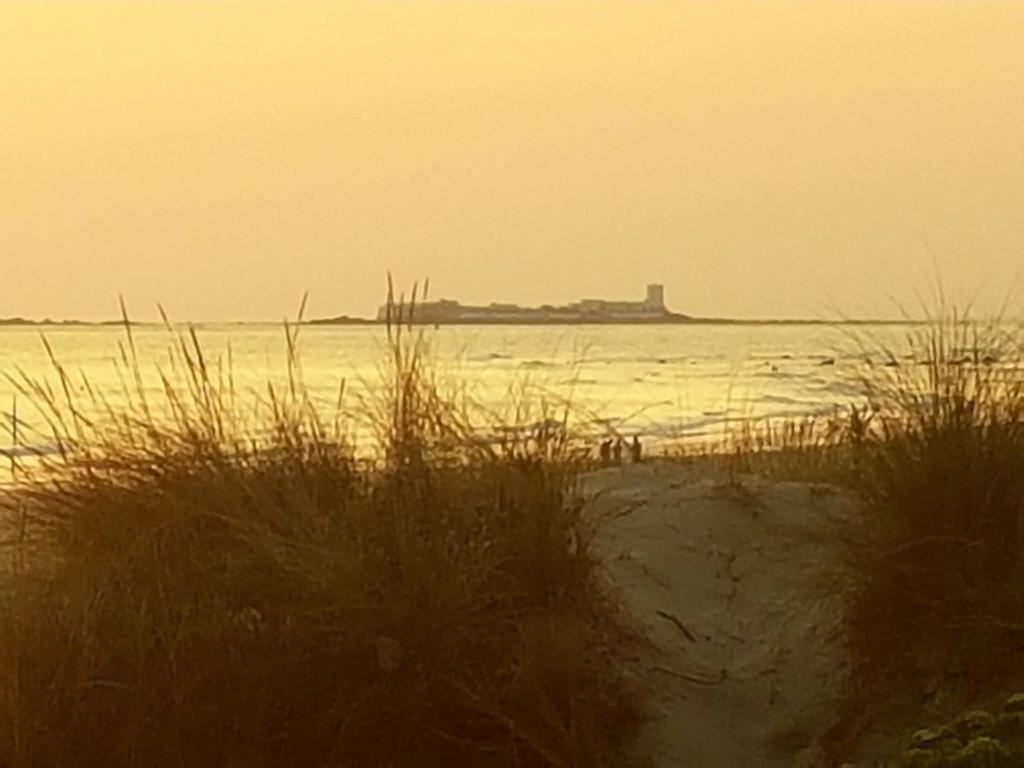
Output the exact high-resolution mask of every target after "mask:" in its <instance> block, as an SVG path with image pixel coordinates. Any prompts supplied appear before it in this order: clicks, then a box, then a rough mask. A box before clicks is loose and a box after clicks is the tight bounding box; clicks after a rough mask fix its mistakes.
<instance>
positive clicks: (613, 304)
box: [307, 283, 912, 326]
mask: <svg viewBox="0 0 1024 768" xmlns="http://www.w3.org/2000/svg"><path fill="white" fill-rule="evenodd" d="M396 319H397V310H396V308H395V307H392V306H389V305H388V304H382V305H381V306H380V308H379V309H378V310H377V316H376V318H374V319H369V318H356V317H349V316H348V315H341V316H339V317H328V318H321V319H317V320H309V321H308V323H307V324H308V325H382V324H385V323H387V322H388V321H389V320H391V321H394V320H396ZM401 319H402V322H403V323H410V324H412V325H435V326H441V325H684V324H685V325H836V324H842V325H883V324H885V325H903V324H908V323H911V322H912V321H909V320H840V321H834V320H800V319H793V320H740V319H734V318H725V317H694V316H692V315H684V314H681V313H679V312H673V311H671V310H670V309H668V307H667V306H666V305H665V287H664V286H663V285H661V284H660V283H651V284H650V285H648V286H647V295H646V297H645V298H644V299H643V300H641V301H612V300H608V299H581V300H580V301H577V302H575V303H573V304H565V305H562V306H553V305H551V304H544V305H541V306H539V307H521V306H519V305H518V304H502V303H498V302H492V303H491V304H487V305H482V306H480V305H477V306H474V305H467V304H461V303H460V302H458V301H454V300H452V299H440V300H438V301H423V302H417V303H416V305H415V307H414V308H413V309H412V311H411V312H410V311H409V310H408V309H406V310H404V311H403V313H402V318H401Z"/></svg>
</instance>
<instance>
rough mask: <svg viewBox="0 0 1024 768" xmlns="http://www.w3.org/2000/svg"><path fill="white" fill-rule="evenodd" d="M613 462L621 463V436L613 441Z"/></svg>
mask: <svg viewBox="0 0 1024 768" xmlns="http://www.w3.org/2000/svg"><path fill="white" fill-rule="evenodd" d="M615 463H616V464H621V463H622V438H621V437H620V438H619V439H618V440H616V441H615Z"/></svg>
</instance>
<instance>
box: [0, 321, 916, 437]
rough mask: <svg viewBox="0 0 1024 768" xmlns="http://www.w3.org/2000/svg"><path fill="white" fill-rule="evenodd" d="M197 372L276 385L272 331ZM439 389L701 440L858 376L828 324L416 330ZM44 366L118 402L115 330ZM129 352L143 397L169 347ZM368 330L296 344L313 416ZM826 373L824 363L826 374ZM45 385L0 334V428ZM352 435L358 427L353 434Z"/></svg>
mask: <svg viewBox="0 0 1024 768" xmlns="http://www.w3.org/2000/svg"><path fill="white" fill-rule="evenodd" d="M197 332H198V334H199V338H200V340H201V342H202V346H203V349H204V351H205V354H206V357H207V360H208V361H209V362H210V364H211V365H212V366H215V365H216V363H217V361H218V360H219V361H221V363H222V364H224V363H225V362H226V360H227V357H228V350H229V348H230V354H231V359H232V361H233V365H232V369H233V371H234V379H235V389H236V391H237V392H239V393H240V395H241V396H242V397H256V396H258V395H261V394H265V392H266V383H267V381H268V380H269V381H274V382H279V383H283V382H284V381H285V379H286V376H287V365H286V359H287V356H286V343H285V335H284V331H283V329H282V328H281V327H280V326H274V325H207V326H199V327H198V328H197ZM427 333H428V336H429V338H430V339H431V340H432V341H431V343H432V345H433V349H434V353H433V357H434V360H435V361H436V362H437V364H438V367H439V369H440V370H441V371H442V372H443V375H444V377H445V378H446V379H447V380H448V381H449V382H452V383H454V384H458V385H460V386H464V387H465V389H466V390H467V391H468V392H469V393H470V394H471V395H472V396H473V397H474V398H475V399H476V400H477V401H479V402H481V403H483V404H484V405H487V406H489V407H491V408H493V410H494V411H495V412H497V413H508V412H509V408H510V397H509V391H510V387H511V388H513V389H515V387H516V385H519V386H522V383H523V382H524V381H526V382H529V383H528V386H529V387H530V389H531V391H532V393H533V395H534V399H535V400H536V399H539V398H544V399H546V400H548V401H549V402H551V403H556V402H558V401H559V400H560V399H562V398H567V397H571V399H572V402H573V404H574V406H575V409H576V410H575V412H576V414H577V419H578V421H579V424H580V425H581V426H584V427H586V428H587V429H590V430H593V431H594V433H595V434H598V433H600V432H602V431H604V430H606V429H607V428H609V427H611V428H614V429H615V430H617V431H619V432H621V433H624V434H627V435H632V434H640V435H643V436H646V437H648V438H651V439H662V438H676V437H690V438H693V437H698V436H705V437H707V436H709V435H710V436H713V435H714V434H715V432H716V430H721V429H722V428H723V425H724V424H725V423H726V422H735V421H736V420H739V419H749V418H763V417H784V416H799V415H802V414H812V413H818V412H827V411H831V410H833V409H834V408H835V407H836V406H843V405H847V404H849V403H850V402H852V401H855V400H857V399H858V397H859V395H860V393H859V390H858V388H857V387H856V385H855V384H854V383H853V379H852V374H853V373H854V371H855V370H856V367H857V365H858V364H859V358H858V354H857V353H856V345H855V344H854V343H853V342H851V340H850V338H849V335H848V334H849V332H848V331H844V330H842V329H839V328H833V327H828V326H766V325H761V326H757V325H750V326H742V325H737V326H701V325H694V326H568V327H536V326H531V327H500V326H481V327H467V326H462V327H448V328H441V329H439V330H432V331H428V332H427ZM856 333H857V334H859V335H861V336H866V335H875V336H878V337H882V338H886V339H898V338H901V337H902V336H903V335H904V334H905V331H904V330H902V329H900V328H898V327H891V326H890V327H882V326H880V327H861V328H859V329H858V330H857V331H856ZM45 334H46V338H47V339H48V341H49V343H50V345H51V346H52V348H53V351H54V354H55V356H56V358H57V359H58V360H59V361H60V363H61V364H62V365H63V366H64V367H65V368H66V369H67V370H68V371H69V373H71V374H72V375H73V380H74V381H75V383H74V385H73V386H75V387H76V388H77V389H79V390H83V388H84V385H83V384H82V383H81V382H80V377H81V376H82V375H83V374H84V376H86V377H87V378H88V380H89V382H90V384H91V385H92V386H93V387H94V388H95V389H97V390H101V391H103V392H104V393H106V394H107V396H108V397H109V398H110V399H111V400H113V401H115V402H116V401H117V400H118V399H119V392H120V391H121V384H120V381H119V378H118V374H117V368H116V365H115V361H116V360H117V358H118V356H119V352H118V345H119V343H120V342H123V340H124V330H123V329H121V328H116V327H89V328H61V329H46V330H45ZM135 341H136V346H137V349H138V352H139V357H140V359H141V360H142V371H143V374H144V376H145V383H146V387H147V388H152V389H153V390H154V391H155V390H156V389H157V388H158V384H159V380H158V377H157V367H158V365H161V364H163V366H164V368H165V369H166V368H167V360H168V348H169V346H170V345H171V344H172V343H173V338H172V337H171V336H170V335H169V333H168V332H167V331H166V330H165V329H158V328H149V327H145V328H137V329H136V330H135ZM385 342H386V338H385V333H384V331H383V329H381V328H377V327H322V326H321V327H306V328H303V329H302V331H301V334H300V341H299V346H300V352H301V360H302V367H303V377H304V380H305V383H306V385H307V387H308V389H309V391H310V392H311V394H312V395H313V398H314V400H315V402H316V403H317V406H318V407H320V408H322V409H324V411H325V413H327V414H331V413H333V411H334V409H335V407H336V403H337V400H338V390H339V384H340V382H341V381H342V380H344V381H345V382H346V392H347V393H348V396H347V397H348V401H349V402H350V403H351V402H353V401H354V399H355V398H358V397H359V396H361V395H365V394H367V393H368V392H370V391H372V390H373V389H374V388H375V387H376V386H378V382H379V381H380V378H379V376H380V365H381V364H382V363H383V362H384V361H385V360H386V358H387V348H386V344H385ZM832 361H834V362H832ZM19 370H20V371H24V372H26V373H27V374H28V375H29V376H31V377H33V378H38V379H49V380H50V381H51V382H53V383H54V386H56V377H55V376H54V374H53V368H52V366H51V364H50V361H49V359H48V357H47V354H46V352H45V350H44V347H43V344H42V342H41V339H40V332H39V330H38V329H33V328H2V329H0V374H5V375H4V376H3V377H2V378H0V419H6V420H7V422H8V423H9V421H10V411H11V404H12V402H13V397H14V392H15V387H14V386H13V385H12V384H11V382H9V381H8V380H7V375H12V376H16V375H17V372H18V371H19ZM19 415H20V417H21V420H22V429H21V432H22V435H23V436H24V440H25V441H26V442H34V443H35V444H36V445H40V444H45V442H46V436H45V429H44V425H43V424H42V422H41V420H40V419H39V418H38V415H37V414H34V413H33V411H32V409H31V407H30V406H29V405H28V404H27V403H25V402H24V399H22V403H21V405H20V406H19ZM356 431H357V432H358V431H359V428H357V429H356ZM5 438H7V442H8V443H9V442H10V441H9V435H4V434H3V433H0V446H2V445H3V443H4V439H5Z"/></svg>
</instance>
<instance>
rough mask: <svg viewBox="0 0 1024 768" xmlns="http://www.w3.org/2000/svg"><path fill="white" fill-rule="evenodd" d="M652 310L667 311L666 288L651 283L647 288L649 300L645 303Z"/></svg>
mask: <svg viewBox="0 0 1024 768" xmlns="http://www.w3.org/2000/svg"><path fill="white" fill-rule="evenodd" d="M644 303H645V304H646V305H647V306H648V307H649V308H650V309H654V310H658V311H664V310H665V286H664V285H661V283H651V284H650V285H648V286H647V300H646V301H645V302H644Z"/></svg>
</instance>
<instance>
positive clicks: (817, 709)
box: [584, 464, 855, 768]
mask: <svg viewBox="0 0 1024 768" xmlns="http://www.w3.org/2000/svg"><path fill="white" fill-rule="evenodd" d="M584 492H585V494H586V495H587V497H588V499H589V500H588V504H589V507H590V510H591V512H592V514H595V515H607V514H617V513H622V512H628V514H624V515H622V516H619V517H616V519H614V520H613V521H612V522H610V523H608V524H607V525H606V526H605V527H604V528H603V530H602V532H601V534H600V536H599V539H598V541H597V542H596V546H597V551H598V553H599V554H600V555H601V556H602V557H603V558H604V559H605V563H606V570H607V574H608V577H609V579H610V581H611V583H612V585H613V588H614V589H615V590H616V591H617V592H618V594H619V596H620V597H621V598H622V599H623V600H624V602H625V604H626V606H627V607H628V609H629V610H631V612H632V613H633V614H634V616H635V617H636V619H637V620H638V621H639V622H640V623H641V624H642V625H643V627H644V628H645V629H646V630H647V632H648V636H649V637H650V639H651V640H652V641H653V643H654V644H655V645H656V647H657V648H658V649H659V650H658V651H657V652H656V653H654V654H653V656H652V657H651V658H650V659H645V660H644V662H643V664H642V665H641V666H642V667H643V671H644V672H645V673H647V674H649V675H650V676H651V677H652V679H653V680H654V681H655V683H656V687H657V690H658V693H659V705H660V706H659V709H660V713H659V717H658V718H657V719H656V720H655V722H653V723H652V724H651V726H650V727H649V728H648V730H647V732H646V734H645V736H644V744H643V747H644V748H645V749H649V750H650V751H651V753H652V754H653V755H654V756H655V765H656V766H658V768H670V767H671V768H675V767H676V766H702V767H703V768H717V767H718V766H721V768H735V767H736V766H744V768H760V767H761V766H765V768H768V767H774V766H791V765H815V764H818V758H817V757H816V749H815V748H814V747H813V740H814V737H815V736H816V734H819V733H821V731H822V730H823V729H824V728H825V727H826V726H827V725H828V724H829V723H830V722H831V720H832V718H833V717H834V713H835V707H836V704H837V695H838V691H839V680H840V675H841V669H840V662H839V658H838V655H837V653H836V651H835V649H834V647H833V643H832V642H831V639H830V638H832V637H834V633H835V630H836V622H837V606H836V604H835V601H834V599H832V598H830V597H829V592H830V590H829V589H828V586H827V585H828V583H829V580H830V579H831V577H833V576H834V575H836V565H837V557H836V554H837V552H836V549H835V544H834V543H832V544H830V543H829V541H830V539H831V540H832V541H833V542H834V540H835V536H834V535H833V536H831V537H830V536H828V535H827V534H828V531H829V530H833V531H834V525H835V523H836V522H837V521H838V520H839V519H841V518H845V517H848V516H849V515H850V514H851V513H852V512H853V511H854V508H855V507H854V505H853V503H852V501H851V500H850V499H849V498H847V497H845V496H843V495H842V494H840V493H838V492H837V491H835V490H833V489H828V488H823V487H820V486H818V487H815V486H810V485H806V484H799V483H772V482H768V481H764V480H758V479H755V478H745V479H743V480H742V482H741V483H739V484H733V483H729V482H727V479H726V478H724V477H716V476H715V475H714V474H713V473H709V472H708V471H706V470H699V471H698V470H696V469H693V468H687V467H681V466H674V465H671V464H651V465H640V466H631V467H624V468H622V469H607V470H602V471H599V472H595V473H592V474H590V475H588V476H587V477H586V478H585V479H584Z"/></svg>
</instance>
